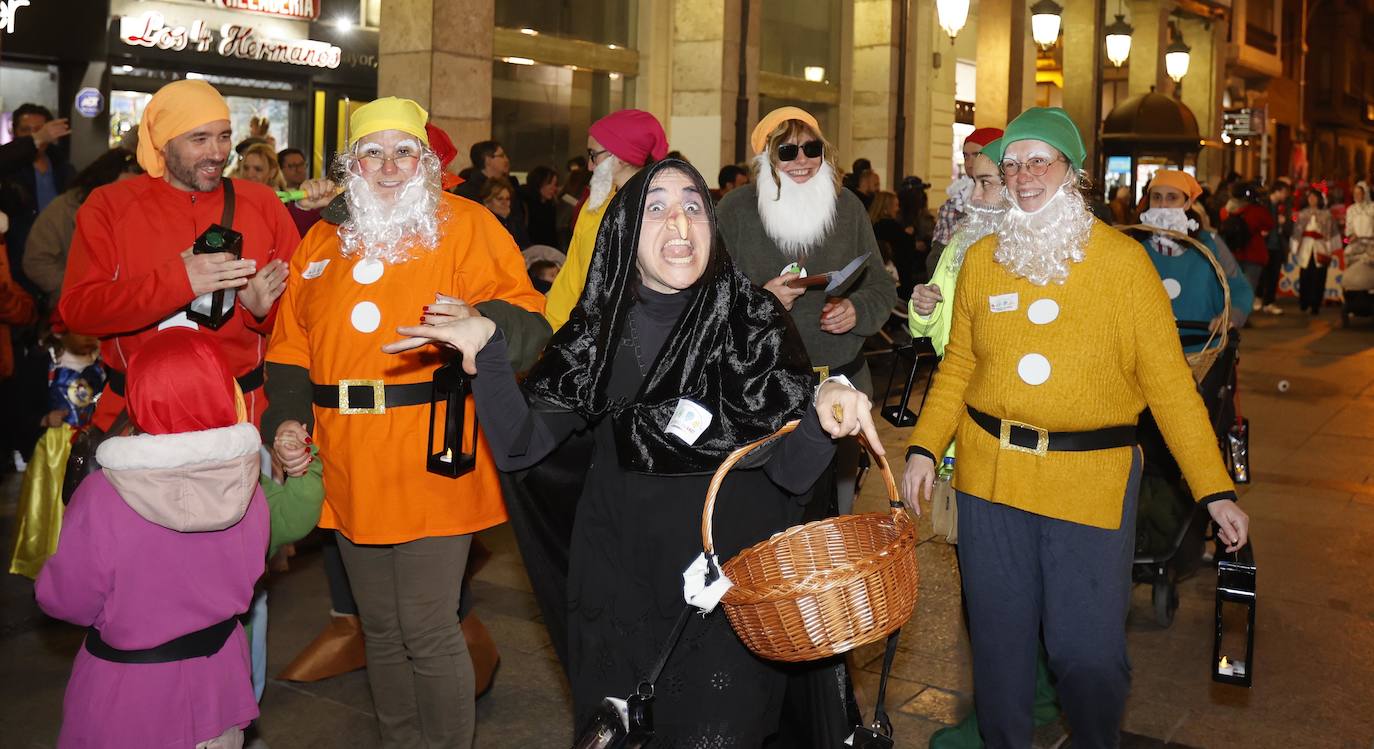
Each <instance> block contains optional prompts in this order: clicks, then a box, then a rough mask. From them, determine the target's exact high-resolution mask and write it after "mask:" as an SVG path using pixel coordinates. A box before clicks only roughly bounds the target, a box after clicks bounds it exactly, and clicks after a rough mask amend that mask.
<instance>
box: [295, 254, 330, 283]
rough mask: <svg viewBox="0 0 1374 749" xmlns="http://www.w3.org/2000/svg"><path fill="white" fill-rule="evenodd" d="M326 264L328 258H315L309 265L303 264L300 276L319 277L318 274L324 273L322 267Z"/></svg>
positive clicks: (306, 277)
mask: <svg viewBox="0 0 1374 749" xmlns="http://www.w3.org/2000/svg"><path fill="white" fill-rule="evenodd" d="M327 265H329V259H328V258H325V259H324V260H316V261H315V262H313V263H311V264H310V265H307V266H305V272H304V273H302V274H301V278H305V279H311V278H319V277H320V276H322V275H324V269H325V266H327Z"/></svg>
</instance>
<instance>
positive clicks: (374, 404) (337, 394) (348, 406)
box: [311, 380, 434, 414]
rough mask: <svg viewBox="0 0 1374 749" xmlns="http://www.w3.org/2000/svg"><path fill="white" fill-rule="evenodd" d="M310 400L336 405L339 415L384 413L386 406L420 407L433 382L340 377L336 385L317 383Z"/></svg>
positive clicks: (431, 390)
mask: <svg viewBox="0 0 1374 749" xmlns="http://www.w3.org/2000/svg"><path fill="white" fill-rule="evenodd" d="M311 387H312V388H314V398H313V401H314V403H315V405H317V406H319V407H320V408H337V409H338V410H339V413H341V414H383V413H386V410H387V409H388V408H398V407H400V406H419V405H423V404H425V403H429V402H430V398H431V397H432V396H433V394H434V383H432V382H414V383H410V384H407V385H388V384H386V383H385V382H384V381H382V380H339V382H338V384H337V385H317V384H315V383H311Z"/></svg>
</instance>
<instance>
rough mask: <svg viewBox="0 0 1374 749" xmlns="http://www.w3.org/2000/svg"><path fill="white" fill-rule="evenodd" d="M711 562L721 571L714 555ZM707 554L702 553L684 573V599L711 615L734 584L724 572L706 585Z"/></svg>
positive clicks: (718, 561)
mask: <svg viewBox="0 0 1374 749" xmlns="http://www.w3.org/2000/svg"><path fill="white" fill-rule="evenodd" d="M711 561H712V562H714V563H715V566H716V569H717V570H719V569H720V560H719V559H718V558H716V557H715V556H714V555H713V556H712V557H711ZM707 569H708V568H707V565H706V553H705V552H702V553H701V554H698V555H697V558H696V559H694V560H692V563H691V564H690V565H688V567H687V570H686V571H685V572H683V573H682V597H683V599H685V600H686V601H687V603H688V604H690V605H692V606H696V607H697V608H699V609H701V611H702V613H704V614H709V613H711V612H712V611H714V610H715V608H716V604H718V603H720V599H721V598H722V597H724V596H725V591H727V590H729V589H730V588H731V586H733V585H734V583H732V582H730V578H728V577H726V576H725V573H724V572H722V573H721V574H720V577H718V578H716V581H715V582H713V583H711V584H710V585H707V584H706V572H707Z"/></svg>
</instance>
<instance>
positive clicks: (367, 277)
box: [353, 258, 386, 286]
mask: <svg viewBox="0 0 1374 749" xmlns="http://www.w3.org/2000/svg"><path fill="white" fill-rule="evenodd" d="M384 270H386V267H385V266H384V265H383V264H382V261H380V260H377V259H376V258H367V259H365V260H359V261H358V262H357V263H356V264H355V265H354V266H353V280H354V281H357V282H358V283H360V284H362V285H364V286H366V285H368V284H370V283H376V282H377V279H379V278H381V277H382V271H384Z"/></svg>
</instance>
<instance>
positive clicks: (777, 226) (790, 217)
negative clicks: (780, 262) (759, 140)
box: [754, 152, 840, 261]
mask: <svg viewBox="0 0 1374 749" xmlns="http://www.w3.org/2000/svg"><path fill="white" fill-rule="evenodd" d="M754 162H755V165H756V167H757V170H758V171H757V174H758V175H759V178H758V180H757V182H758V192H759V197H758V203H759V219H760V220H761V221H762V222H763V231H764V233H766V234H767V235H768V237H769V238H770V239H772V240H773V243H774V244H776V245H777V246H778V249H780V250H782V254H783V255H784V256H786V257H787V258H788V259H790V260H795V261H799V260H802V259H803V258H805V257H806V251H807V250H809V249H811V248H813V247H815V246H816V245H817V244H818V243H819V242H820V241H821V240H822V239H824V238H825V235H826V234H829V233H830V228H831V227H832V226H834V225H835V213H836V207H837V206H838V205H839V197H840V196H839V194H838V193H837V192H836V191H835V170H834V169H833V168H832V167H831V166H830V162H827V161H822V162H821V166H820V168H819V169H817V170H816V173H815V174H813V175H811V179H808V180H807V181H805V182H803V183H801V184H797V183H796V182H793V181H792V178H791V177H788V176H787V175H786V174H782V173H780V172H778V171H776V170H774V169H773V164H772V162H771V161H770V160H769V158H768V154H767V153H766V152H765V153H761V154H759V155H758V156H755V157H754ZM779 185H781V187H779Z"/></svg>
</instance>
